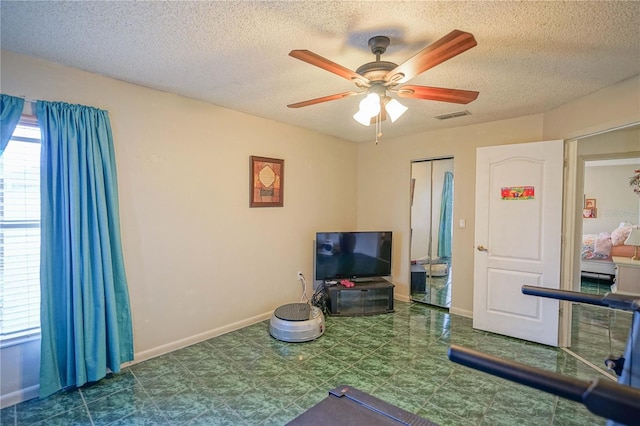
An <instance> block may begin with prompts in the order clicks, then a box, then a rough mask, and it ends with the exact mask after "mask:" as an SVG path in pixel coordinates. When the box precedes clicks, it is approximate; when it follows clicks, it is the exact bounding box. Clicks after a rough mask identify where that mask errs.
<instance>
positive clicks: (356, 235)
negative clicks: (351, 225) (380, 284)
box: [315, 231, 392, 281]
mask: <svg viewBox="0 0 640 426" xmlns="http://www.w3.org/2000/svg"><path fill="white" fill-rule="evenodd" d="M391 243H392V233H391V231H384V232H380V231H369V232H363V231H359V232H317V233H316V252H315V266H316V277H315V278H316V280H318V281H330V280H339V279H345V278H347V279H358V278H368V277H386V276H389V275H391Z"/></svg>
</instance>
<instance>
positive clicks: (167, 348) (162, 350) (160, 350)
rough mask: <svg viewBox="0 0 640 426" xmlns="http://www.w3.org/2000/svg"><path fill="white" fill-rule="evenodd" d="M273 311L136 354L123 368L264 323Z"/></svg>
mask: <svg viewBox="0 0 640 426" xmlns="http://www.w3.org/2000/svg"><path fill="white" fill-rule="evenodd" d="M272 314H273V311H269V312H266V313H264V314H260V315H256V316H254V317H251V318H247V319H245V320H242V321H238V322H234V323H232V324H227V325H224V326H222V327H218V328H214V329H212V330H208V331H205V332H204V333H200V334H196V335H194V336H189V337H187V338H184V339H180V340H176V341H175V342H171V343H167V344H165V345H161V346H157V347H155V348H152V349H147V350H145V351H142V352H137V353H135V354H134V360H133V361H131V362H127V363H124V364H122V368H125V367H128V366H130V365H133V364H137V363H139V362H142V361H146V360H149V359H151V358H155V357H157V356H160V355H165V354H168V353H169V352H173V351H175V350H178V349H182V348H186V347H187V346H191V345H195V344H196V343H200V342H204V341H205V340H209V339H212V338H214V337H217V336H221V335H223V334H226V333H229V332H231V331H236V330H239V329H241V328H244V327H248V326H250V325H253V324H257V323H259V322H260V321H264V320H266V319H269V318H271V315H272Z"/></svg>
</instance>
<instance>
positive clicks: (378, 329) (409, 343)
mask: <svg viewBox="0 0 640 426" xmlns="http://www.w3.org/2000/svg"><path fill="white" fill-rule="evenodd" d="M598 309H601V308H598ZM585 315H586V314H585ZM578 317H580V316H579V315H578ZM629 318H630V317H629ZM622 320H623V322H624V320H625V318H622ZM600 325H601V324H599V323H598V324H591V323H590V324H587V328H588V329H589V330H590V332H587V333H585V334H584V336H583V337H581V338H580V339H581V344H583V345H585V346H586V345H588V344H590V345H591V346H592V347H593V348H594V352H596V353H598V354H599V355H600V359H603V357H604V356H606V355H607V354H608V345H609V343H608V340H607V339H604V340H603V335H604V333H603V332H602V331H598V332H593V330H592V329H593V328H595V327H600ZM577 326H578V328H581V327H582V323H581V322H579V320H578V322H577ZM628 326H629V324H627V329H628ZM268 327H269V322H268V321H263V322H260V323H258V324H255V325H252V326H249V327H246V328H243V329H241V330H238V331H235V332H231V333H228V334H225V335H222V336H219V337H216V338H213V339H211V340H208V341H205V342H202V343H199V344H196V345H193V346H189V347H187V348H184V349H181V350H178V351H175V352H172V353H169V354H166V355H164V356H160V357H157V358H154V359H151V360H148V361H145V362H142V363H139V364H135V365H133V366H131V367H129V368H125V369H124V370H123V371H122V372H121V373H119V374H116V375H113V376H111V377H108V378H105V379H103V380H101V381H100V382H98V383H96V384H94V385H91V386H85V387H82V388H80V389H75V390H70V391H66V392H60V393H58V394H56V395H54V396H51V397H49V398H47V399H44V400H38V399H34V400H31V401H26V402H23V403H21V404H18V405H16V406H13V407H8V408H5V409H3V410H2V411H1V418H0V423H1V424H2V425H3V426H4V425H7V426H8V425H31V424H39V425H156V424H158V425H160V424H170V425H177V424H187V425H282V424H285V423H287V422H288V421H289V420H291V419H293V418H294V417H296V416H297V415H299V414H301V413H302V412H304V411H305V410H306V409H308V408H310V407H312V406H313V405H315V404H316V403H318V402H319V401H321V400H322V399H324V398H325V397H326V396H327V392H328V391H329V390H330V389H333V388H334V387H337V386H339V385H344V384H347V385H351V386H353V387H356V388H358V389H360V390H362V391H364V392H368V393H370V394H372V395H374V396H376V397H378V398H380V399H382V400H385V401H387V402H389V403H391V404H394V405H397V406H399V407H401V408H404V409H405V410H408V411H410V412H413V413H416V414H418V415H419V416H422V417H424V418H426V419H429V420H431V421H433V422H435V423H439V424H441V425H518V426H524V425H580V426H584V425H603V424H604V422H605V420H604V419H602V418H600V417H597V416H595V415H592V414H591V413H590V412H589V411H588V410H587V409H586V408H585V407H584V406H582V405H581V404H578V403H575V402H571V401H568V400H564V399H560V398H558V397H555V396H553V395H550V394H546V393H543V392H540V391H536V390H533V389H530V388H527V387H524V386H521V385H518V384H515V383H512V382H509V381H506V380H503V379H499V378H496V377H493V376H490V375H487V374H484V373H480V372H477V371H475V370H471V369H469V368H466V367H463V366H461V365H458V364H454V363H452V362H451V361H449V360H448V358H447V349H448V347H449V345H450V344H451V343H456V344H460V345H464V346H467V347H471V348H474V349H477V350H481V351H484V352H488V353H491V354H494V355H498V356H501V357H505V358H509V359H513V360H517V361H519V362H523V363H526V364H529V365H533V366H537V367H540V368H544V369H548V370H551V371H555V372H559V373H562V374H566V375H570V376H572V377H577V378H580V379H583V380H590V379H593V378H595V377H597V376H598V374H599V373H598V372H597V371H596V370H594V369H593V368H591V367H589V366H588V365H586V364H585V363H583V362H581V361H580V360H578V359H577V358H575V357H573V356H571V355H569V354H568V353H567V352H565V351H563V350H561V349H557V348H551V347H546V346H541V345H537V344H532V343H528V342H524V341H520V340H517V339H512V338H508V337H503V336H499V335H494V334H490V333H486V332H481V331H476V330H473V329H472V327H471V320H470V319H468V318H464V317H460V316H457V315H451V314H449V313H447V312H446V311H444V310H442V309H434V308H430V307H428V306H426V305H421V304H419V303H403V302H397V301H396V312H395V313H392V314H384V315H376V316H367V317H330V316H329V317H327V319H326V332H325V334H324V335H323V336H322V337H320V338H319V339H317V340H315V341H313V342H307V343H285V342H280V341H278V340H275V339H273V338H272V337H270V335H269V332H268ZM620 327H624V325H621V326H620ZM576 333H579V330H578V331H576ZM588 339H591V341H590V342H589V343H587V340H588ZM601 377H602V376H601Z"/></svg>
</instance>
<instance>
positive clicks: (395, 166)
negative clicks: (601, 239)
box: [358, 76, 640, 316]
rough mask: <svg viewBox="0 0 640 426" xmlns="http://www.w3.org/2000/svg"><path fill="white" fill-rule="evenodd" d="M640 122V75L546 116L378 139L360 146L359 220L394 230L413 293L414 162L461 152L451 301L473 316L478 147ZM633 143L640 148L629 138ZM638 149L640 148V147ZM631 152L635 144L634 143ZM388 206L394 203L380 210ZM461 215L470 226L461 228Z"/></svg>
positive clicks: (404, 290) (401, 270)
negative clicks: (411, 219) (411, 194)
mask: <svg viewBox="0 0 640 426" xmlns="http://www.w3.org/2000/svg"><path fill="white" fill-rule="evenodd" d="M637 122H640V76H635V77H633V78H631V79H628V80H625V81H623V82H620V83H618V84H616V85H613V86H611V87H608V88H605V89H602V90H600V91H598V92H596V93H593V94H591V95H589V96H586V97H584V98H580V99H577V100H575V101H573V102H570V103H567V104H565V105H563V106H561V107H559V108H556V109H554V110H551V111H549V112H547V113H544V114H538V115H533V116H528V117H520V118H515V119H511V120H503V121H497V122H493V123H485V124H481V125H473V126H466V127H458V128H454V129H447V130H439V131H433V132H425V133H421V134H417V135H410V136H406V137H401V138H394V139H382V140H381V141H380V143H379V144H378V145H375V144H374V143H373V142H371V143H362V144H359V146H358V226H360V227H361V228H375V227H377V226H385V225H386V227H387V228H389V229H392V230H393V231H394V259H395V260H394V265H393V280H394V283H395V284H396V297H397V298H399V299H403V300H406V299H408V297H409V282H410V281H409V280H410V272H409V261H410V259H409V244H410V243H409V229H410V222H409V216H410V213H409V210H410V206H409V204H410V201H409V180H410V176H411V168H410V163H411V160H415V159H424V158H434V157H444V156H453V157H454V158H455V166H454V176H455V190H454V208H453V223H454V232H453V254H452V259H453V260H452V265H453V268H452V270H453V274H452V282H453V285H452V305H451V309H450V311H451V312H452V313H458V314H461V315H466V316H471V315H472V313H473V312H472V310H473V261H472V260H473V250H474V232H475V228H474V215H475V211H474V208H475V201H474V198H475V150H476V148H477V147H480V146H489V145H503V144H512V143H523V142H536V141H542V140H553V139H565V140H566V139H571V138H574V137H578V136H583V135H587V134H591V133H596V132H601V131H604V130H607V129H610V128H614V127H617V126H622V125H626V124H629V123H637ZM628 144H629V145H628V146H629V147H633V146H638V145H637V140H636V141H634V140H633V139H630V140H629V141H628ZM637 149H640V146H638V148H636V149H635V150H637ZM629 150H634V149H633V148H629ZM381 206H389V207H392V208H381ZM460 219H464V220H465V221H466V228H465V229H460V228H459V227H458V224H459V221H460Z"/></svg>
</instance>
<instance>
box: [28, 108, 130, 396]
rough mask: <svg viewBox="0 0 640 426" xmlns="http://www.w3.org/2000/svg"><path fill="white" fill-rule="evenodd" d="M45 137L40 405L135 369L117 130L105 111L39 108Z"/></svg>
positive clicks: (42, 192) (42, 188) (37, 112)
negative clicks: (130, 364) (124, 367)
mask: <svg viewBox="0 0 640 426" xmlns="http://www.w3.org/2000/svg"><path fill="white" fill-rule="evenodd" d="M36 116H37V118H38V123H39V125H40V127H41V129H42V164H41V167H42V168H41V209H42V213H41V267H40V285H41V323H42V324H41V329H42V348H41V361H40V397H46V396H48V395H51V394H53V393H54V392H56V391H58V390H60V389H63V388H66V387H70V386H77V387H79V386H82V385H83V384H85V383H88V382H95V381H98V380H100V379H101V378H103V377H105V376H106V374H107V373H108V372H109V370H110V371H112V372H114V373H116V372H119V371H120V364H121V363H123V362H126V361H131V360H132V359H133V332H132V325H131V312H130V305H129V293H128V289H127V280H126V276H125V268H124V259H123V254H122V244H121V236H120V218H119V208H118V196H117V179H116V167H115V156H114V147H113V138H112V133H111V124H110V121H109V116H108V113H107V112H106V111H103V110H99V109H96V108H92V107H86V106H82V105H70V104H66V103H62V102H45V101H38V102H37V103H36Z"/></svg>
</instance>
